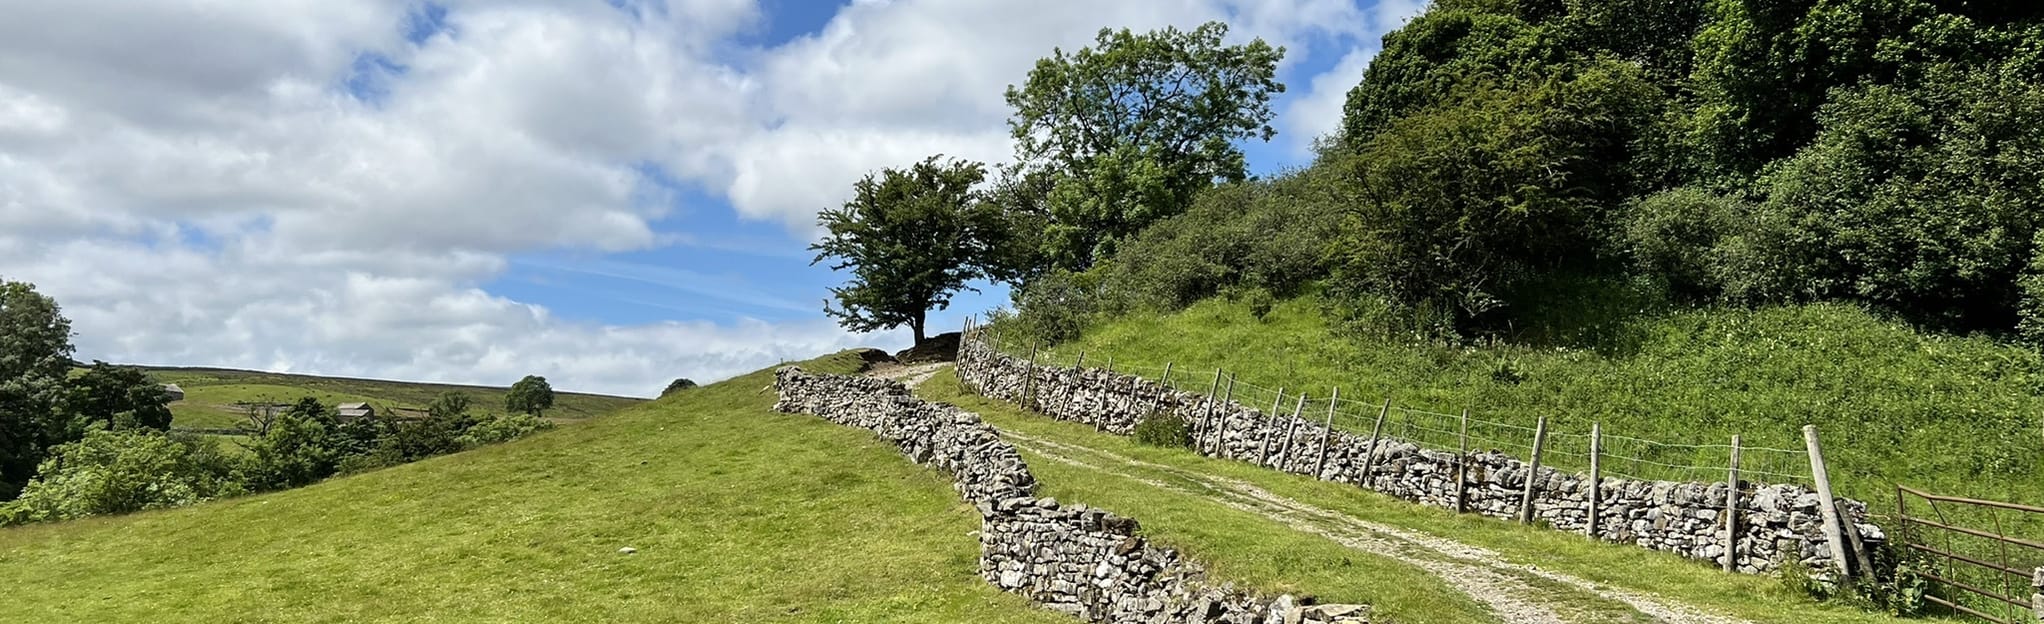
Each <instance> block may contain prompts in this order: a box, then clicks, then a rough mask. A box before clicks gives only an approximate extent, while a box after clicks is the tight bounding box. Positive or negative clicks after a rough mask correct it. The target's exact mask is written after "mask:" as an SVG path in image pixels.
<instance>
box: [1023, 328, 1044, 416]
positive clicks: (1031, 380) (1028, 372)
mask: <svg viewBox="0 0 2044 624" xmlns="http://www.w3.org/2000/svg"><path fill="white" fill-rule="evenodd" d="M1041 346H1043V341H1042V340H1037V341H1035V342H1032V343H1030V344H1029V368H1026V369H1024V371H1025V372H1024V373H1023V376H1022V407H1025V408H1028V409H1036V350H1037V348H1039V347H1041ZM1036 411H1038V412H1041V411H1043V410H1040V409H1036Z"/></svg>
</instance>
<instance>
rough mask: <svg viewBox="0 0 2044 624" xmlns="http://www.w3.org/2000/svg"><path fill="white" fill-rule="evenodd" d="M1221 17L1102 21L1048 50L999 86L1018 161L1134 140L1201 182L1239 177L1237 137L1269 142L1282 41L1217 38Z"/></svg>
mask: <svg viewBox="0 0 2044 624" xmlns="http://www.w3.org/2000/svg"><path fill="white" fill-rule="evenodd" d="M1227 34H1228V26H1227V24H1224V23H1221V22H1207V23H1206V24H1203V25H1201V26H1199V27H1198V28H1194V29H1192V30H1190V31H1182V30H1178V29H1177V28H1170V27H1166V28H1164V29H1162V30H1157V31H1151V32H1147V33H1142V34H1137V33H1135V32H1132V31H1130V30H1128V29H1125V28H1124V29H1122V30H1119V31H1116V30H1112V29H1106V28H1103V29H1101V30H1100V32H1099V34H1098V35H1096V36H1095V38H1094V47H1090V48H1080V49H1079V51H1078V52H1074V53H1071V54H1066V53H1065V52H1064V50H1055V51H1053V52H1052V54H1051V56H1050V57H1049V58H1045V59H1042V60H1039V61H1037V62H1036V68H1035V69H1034V70H1031V71H1030V72H1029V79H1028V80H1027V81H1026V82H1024V83H1023V85H1022V86H1020V87H1015V86H1012V85H1011V86H1009V87H1008V91H1007V100H1008V105H1009V106H1012V107H1014V108H1015V115H1014V117H1013V118H1011V119H1009V121H1008V126H1009V128H1010V130H1011V132H1012V133H1013V134H1014V137H1015V140H1016V146H1015V151H1016V155H1017V156H1020V157H1021V158H1022V159H1023V160H1026V161H1036V162H1046V163H1049V164H1052V165H1055V166H1058V167H1063V168H1070V169H1079V168H1085V167H1086V166H1087V165H1088V164H1089V163H1090V161H1092V160H1093V159H1095V158H1098V157H1100V156H1102V155H1105V154H1108V153H1111V152H1113V151H1115V150H1116V149H1119V148H1121V147H1122V146H1134V147H1136V148H1137V150H1138V151H1140V152H1142V153H1143V154H1145V155H1146V156H1149V157H1152V158H1155V159H1158V160H1159V161H1160V162H1163V163H1165V164H1166V166H1167V168H1170V169H1174V170H1181V171H1184V172H1186V173H1190V174H1192V175H1196V176H1200V177H1203V178H1205V179H1206V180H1209V181H1211V180H1212V179H1214V178H1222V179H1229V180H1239V179H1241V178H1242V177H1243V176H1244V175H1246V170H1247V163H1246V161H1245V160H1244V158H1243V155H1242V150H1241V149H1239V148H1237V147H1235V145H1234V141H1235V140H1237V139H1250V138H1258V139H1264V140H1269V139H1270V137H1271V136H1273V135H1275V134H1276V133H1277V130H1275V129H1273V128H1271V126H1270V120H1271V119H1272V118H1273V117H1274V116H1275V113H1273V112H1272V111H1271V108H1270V98H1271V96H1272V95H1274V94H1277V93H1283V92H1284V90H1285V86H1284V84H1282V83H1279V82H1278V81H1277V78H1276V76H1277V63H1278V60H1279V59H1280V58H1283V56H1284V48H1274V47H1271V46H1270V44H1267V43H1264V42H1263V40H1261V39H1257V40H1254V41H1251V42H1249V43H1247V44H1243V45H1236V46H1229V45H1222V43H1221V40H1222V38H1223V37H1225V36H1226V35H1227Z"/></svg>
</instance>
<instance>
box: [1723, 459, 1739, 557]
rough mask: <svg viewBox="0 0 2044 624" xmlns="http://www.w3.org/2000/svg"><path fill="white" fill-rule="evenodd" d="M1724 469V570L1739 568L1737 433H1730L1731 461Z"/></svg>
mask: <svg viewBox="0 0 2044 624" xmlns="http://www.w3.org/2000/svg"><path fill="white" fill-rule="evenodd" d="M1727 466H1729V467H1728V468H1726V469H1725V571H1726V572H1735V571H1737V570H1738V569H1739V549H1738V546H1739V435H1738V434H1732V463H1730V464H1728V465H1727Z"/></svg>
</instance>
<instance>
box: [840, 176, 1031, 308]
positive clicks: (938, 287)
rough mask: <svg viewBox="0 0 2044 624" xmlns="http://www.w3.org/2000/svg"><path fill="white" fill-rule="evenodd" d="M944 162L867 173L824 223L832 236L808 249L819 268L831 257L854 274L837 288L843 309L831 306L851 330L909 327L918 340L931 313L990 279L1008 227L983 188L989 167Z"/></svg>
mask: <svg viewBox="0 0 2044 624" xmlns="http://www.w3.org/2000/svg"><path fill="white" fill-rule="evenodd" d="M942 158H943V157H941V156H931V157H929V158H926V159H924V160H923V161H922V162H919V163H916V164H915V165H913V166H910V167H908V168H907V169H894V168H888V169H884V170H881V171H880V172H879V173H877V174H869V175H867V176H866V177H865V178H864V179H861V180H859V182H858V183H857V184H854V185H853V196H852V199H851V200H850V201H847V202H845V204H844V205H843V206H840V207H838V208H835V209H831V210H826V211H824V212H823V213H822V214H821V215H819V216H818V217H817V222H818V224H820V225H822V226H823V227H824V229H825V230H827V231H828V235H826V236H825V237H824V239H823V240H822V241H820V242H818V243H816V244H814V245H810V246H809V249H810V250H811V251H815V252H816V259H815V260H813V261H812V264H814V263H819V262H824V261H825V260H830V261H832V262H831V265H830V268H831V270H834V271H842V270H846V269H850V270H851V272H852V278H851V280H850V281H849V282H848V283H846V284H845V285H844V286H842V287H838V288H832V289H831V294H832V295H834V296H835V298H836V299H837V305H835V306H833V305H831V304H829V303H825V305H824V312H825V313H826V314H829V315H831V316H833V317H836V318H837V319H838V323H839V324H840V325H843V326H844V327H845V328H846V329H850V330H852V331H858V332H867V331H877V330H883V329H891V328H895V327H901V326H903V325H907V326H908V327H909V328H910V329H911V330H912V331H913V332H914V333H915V338H916V341H917V342H919V343H920V342H922V341H923V339H924V332H923V329H924V318H925V316H926V315H927V314H928V312H929V311H930V310H932V309H938V310H941V309H944V308H945V307H946V306H948V305H950V303H951V295H952V294H953V293H956V292H958V291H959V290H961V289H964V288H965V283H966V282H968V281H970V280H973V279H976V278H978V277H981V276H985V275H987V274H988V268H987V266H986V261H987V260H989V259H990V258H991V257H992V255H991V254H989V253H988V252H987V250H988V249H989V244H988V241H989V240H990V239H991V237H992V236H993V235H994V234H993V233H994V232H997V231H1000V230H1001V229H1002V227H1003V225H1002V221H1001V217H1000V215H999V213H998V211H997V210H996V209H994V208H993V207H991V206H990V205H988V204H986V203H985V202H983V201H981V197H980V193H979V192H978V191H977V190H975V187H976V186H978V185H979V183H980V182H981V181H983V180H985V179H986V168H985V167H984V166H982V165H980V164H979V163H975V162H969V161H963V160H951V161H945V160H942Z"/></svg>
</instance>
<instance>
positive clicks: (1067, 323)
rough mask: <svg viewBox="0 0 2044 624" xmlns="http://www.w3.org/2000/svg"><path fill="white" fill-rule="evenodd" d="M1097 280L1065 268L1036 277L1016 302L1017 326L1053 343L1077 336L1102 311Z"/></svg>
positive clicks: (1029, 333)
mask: <svg viewBox="0 0 2044 624" xmlns="http://www.w3.org/2000/svg"><path fill="white" fill-rule="evenodd" d="M1097 281H1098V280H1096V279H1094V278H1093V277H1092V276H1091V275H1090V274H1086V273H1071V272H1068V271H1063V270H1057V271H1052V272H1050V273H1048V274H1046V275H1044V276H1042V277H1039V278H1037V279H1036V280H1035V281H1033V282H1030V284H1029V286H1028V287H1027V288H1025V289H1023V291H1022V295H1021V297H1020V298H1019V300H1018V302H1017V304H1016V308H1017V310H1016V314H1015V321H1016V325H1019V326H1020V329H1021V330H1022V331H1023V332H1025V333H1026V334H1027V335H1029V336H1031V337H1034V338H1038V339H1041V340H1043V341H1045V342H1047V343H1050V344H1056V343H1060V342H1064V341H1066V340H1070V339H1072V338H1077V337H1078V336H1079V332H1081V331H1084V330H1085V329H1086V325H1087V324H1089V323H1091V322H1092V321H1093V318H1094V316H1095V314H1096V313H1097V312H1098V310H1099V301H1100V295H1099V291H1100V288H1099V285H1098V283H1097Z"/></svg>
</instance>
